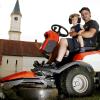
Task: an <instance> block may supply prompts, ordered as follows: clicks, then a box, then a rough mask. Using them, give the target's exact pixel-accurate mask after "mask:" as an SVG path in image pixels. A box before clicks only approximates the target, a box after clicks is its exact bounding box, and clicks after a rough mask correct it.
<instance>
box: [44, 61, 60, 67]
mask: <svg viewBox="0 0 100 100" xmlns="http://www.w3.org/2000/svg"><path fill="white" fill-rule="evenodd" d="M59 64H60V62H59V61H55V62H52V63H50V64H45V65H44V66H43V68H50V69H58V67H59Z"/></svg>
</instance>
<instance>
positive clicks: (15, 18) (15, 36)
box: [9, 0, 22, 41]
mask: <svg viewBox="0 0 100 100" xmlns="http://www.w3.org/2000/svg"><path fill="white" fill-rule="evenodd" d="M21 17H22V15H21V12H20V6H19V1H18V0H17V1H16V4H15V7H14V9H13V11H12V13H11V23H10V30H9V40H18V41H19V40H20V35H21V32H20V25H21Z"/></svg>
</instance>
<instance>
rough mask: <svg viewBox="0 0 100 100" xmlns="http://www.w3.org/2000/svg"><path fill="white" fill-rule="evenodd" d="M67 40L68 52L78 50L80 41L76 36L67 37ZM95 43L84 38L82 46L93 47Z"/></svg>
mask: <svg viewBox="0 0 100 100" xmlns="http://www.w3.org/2000/svg"><path fill="white" fill-rule="evenodd" d="M67 41H68V50H69V51H70V52H74V51H79V50H80V43H79V42H78V41H77V39H76V38H67ZM95 45H96V43H95V42H93V41H91V39H89V38H88V39H84V47H95Z"/></svg>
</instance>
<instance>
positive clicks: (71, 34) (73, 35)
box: [69, 32, 77, 37]
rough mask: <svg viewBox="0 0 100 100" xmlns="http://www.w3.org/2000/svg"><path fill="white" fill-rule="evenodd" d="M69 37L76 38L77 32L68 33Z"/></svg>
mask: <svg viewBox="0 0 100 100" xmlns="http://www.w3.org/2000/svg"><path fill="white" fill-rule="evenodd" d="M69 34H70V36H72V37H75V36H77V32H69Z"/></svg>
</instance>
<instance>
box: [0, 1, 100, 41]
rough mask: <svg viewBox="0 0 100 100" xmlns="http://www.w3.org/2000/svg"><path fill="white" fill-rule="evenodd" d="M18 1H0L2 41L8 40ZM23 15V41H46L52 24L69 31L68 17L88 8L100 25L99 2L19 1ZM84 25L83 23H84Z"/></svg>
mask: <svg viewBox="0 0 100 100" xmlns="http://www.w3.org/2000/svg"><path fill="white" fill-rule="evenodd" d="M15 3H16V0H0V39H8V38H9V36H8V31H9V29H10V14H11V12H12V11H13V8H14V6H15ZM19 4H20V10H21V13H22V21H21V32H22V34H21V40H24V41H35V39H37V40H38V41H39V42H42V41H43V40H44V36H43V34H44V33H45V32H46V31H48V30H50V27H51V25H52V24H61V25H62V26H64V27H66V28H67V29H68V30H69V28H70V25H69V23H68V17H69V15H70V14H72V13H78V11H79V10H80V9H81V8H82V7H84V6H86V7H89V8H90V10H91V12H92V19H95V20H97V21H98V22H99V24H100V13H99V9H100V1H99V0H19ZM82 24H83V22H82Z"/></svg>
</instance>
